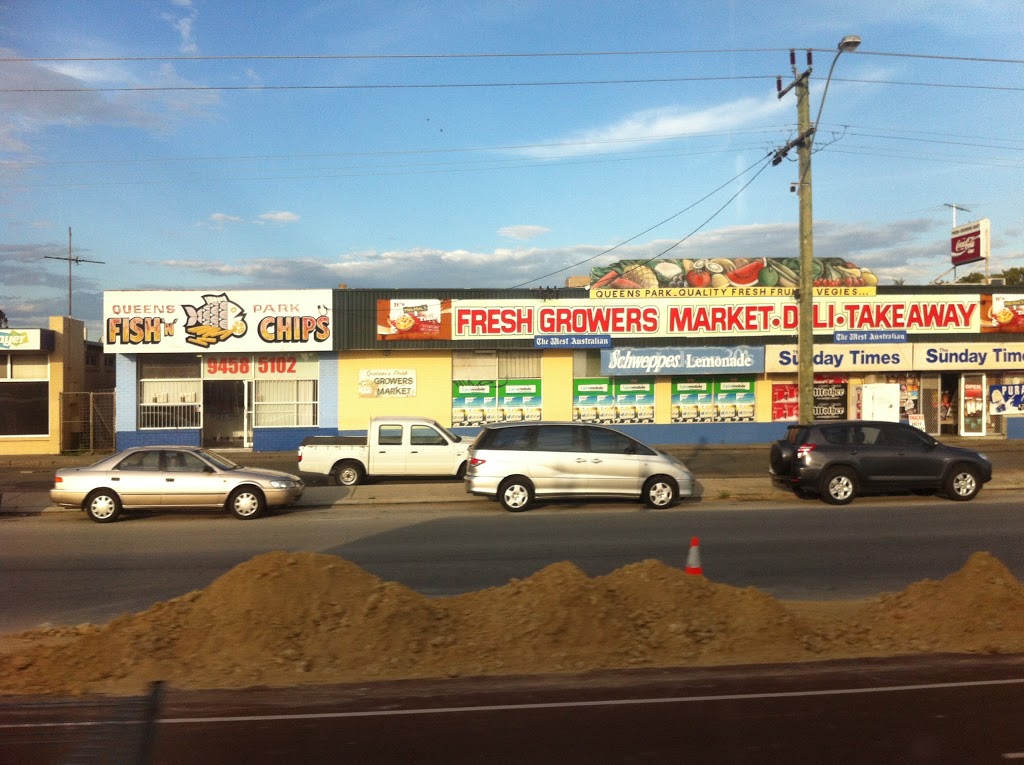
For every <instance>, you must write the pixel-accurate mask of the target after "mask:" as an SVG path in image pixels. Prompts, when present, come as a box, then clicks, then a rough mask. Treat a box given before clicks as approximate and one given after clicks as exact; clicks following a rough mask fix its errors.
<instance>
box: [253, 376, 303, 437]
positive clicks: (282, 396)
mask: <svg viewBox="0 0 1024 765" xmlns="http://www.w3.org/2000/svg"><path fill="white" fill-rule="evenodd" d="M317 402H318V399H317V381H316V380H257V381H256V407H255V425H256V427H260V428H297V427H315V426H316V425H317V421H318V419H317V418H318V413H317Z"/></svg>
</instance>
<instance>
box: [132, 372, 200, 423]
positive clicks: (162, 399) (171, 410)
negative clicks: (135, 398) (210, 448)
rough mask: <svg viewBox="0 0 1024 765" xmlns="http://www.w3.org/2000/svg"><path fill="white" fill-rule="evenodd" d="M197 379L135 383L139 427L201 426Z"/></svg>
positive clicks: (198, 383) (198, 382)
mask: <svg viewBox="0 0 1024 765" xmlns="http://www.w3.org/2000/svg"><path fill="white" fill-rule="evenodd" d="M202 413H203V408H202V381H201V380H142V381H140V383H139V428H140V429H149V428H198V427H201V426H202V424H203V423H202Z"/></svg>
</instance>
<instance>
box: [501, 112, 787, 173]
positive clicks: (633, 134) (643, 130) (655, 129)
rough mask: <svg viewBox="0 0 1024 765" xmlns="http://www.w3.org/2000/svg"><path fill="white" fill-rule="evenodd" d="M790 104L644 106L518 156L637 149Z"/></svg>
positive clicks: (734, 124)
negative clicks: (641, 109)
mask: <svg viewBox="0 0 1024 765" xmlns="http://www.w3.org/2000/svg"><path fill="white" fill-rule="evenodd" d="M791 111H792V105H791V104H783V103H781V102H780V101H779V99H777V98H766V99H755V98H742V99H739V100H736V101H731V102H729V103H724V104H720V105H719V106H712V107H709V108H707V109H699V110H696V111H694V110H687V109H684V108H682V107H677V106H666V107H661V108H658V109H644V110H643V111H639V112H636V113H635V114H632V115H629V116H627V117H625V118H623V119H621V120H619V121H618V122H615V123H613V124H611V125H607V126H605V127H599V128H594V129H592V130H584V131H579V132H577V133H573V134H571V135H569V136H566V137H564V138H562V139H558V140H556V141H554V142H552V143H550V144H548V145H545V146H531V147H528V148H524V149H520V150H518V151H517V153H518V154H519V155H520V156H526V157H532V158H536V159H554V158H563V157H566V156H580V155H588V154H600V153H602V152H608V151H621V150H622V149H624V148H625V149H630V148H637V147H638V146H640V145H644V146H650V145H651V144H652V143H655V142H660V141H666V140H670V139H674V138H679V137H681V136H686V135H696V134H701V133H717V132H722V131H727V130H735V129H738V128H741V127H745V126H748V125H753V124H758V123H760V122H762V121H763V120H764V119H765V118H767V117H772V116H774V115H776V114H785V115H789V114H790V112H791Z"/></svg>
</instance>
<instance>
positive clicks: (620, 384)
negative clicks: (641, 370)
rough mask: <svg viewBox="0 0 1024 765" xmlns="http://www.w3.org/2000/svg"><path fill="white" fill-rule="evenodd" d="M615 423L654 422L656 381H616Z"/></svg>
mask: <svg viewBox="0 0 1024 765" xmlns="http://www.w3.org/2000/svg"><path fill="white" fill-rule="evenodd" d="M615 422H622V423H649V422H654V379H653V378H640V377H630V378H625V379H621V378H620V379H617V380H616V381H615Z"/></svg>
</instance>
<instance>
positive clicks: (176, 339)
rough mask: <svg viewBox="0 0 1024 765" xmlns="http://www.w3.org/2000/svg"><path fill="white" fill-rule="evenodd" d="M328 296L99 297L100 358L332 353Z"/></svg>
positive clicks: (161, 294)
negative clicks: (272, 351) (270, 351)
mask: <svg viewBox="0 0 1024 765" xmlns="http://www.w3.org/2000/svg"><path fill="white" fill-rule="evenodd" d="M332 305H333V303H332V297H331V290H238V291H234V292H218V293H213V292H197V291H187V290H176V291H168V292H159V291H144V292H127V291H125V292H104V293H103V350H104V352H105V353H175V352H191V353H197V352H203V351H209V352H218V353H222V352H228V351H230V352H234V351H265V350H268V349H276V350H295V351H310V350H317V349H321V350H331V349H332V347H333V344H332V339H331V333H332V326H331V323H332V310H331V306H332Z"/></svg>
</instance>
